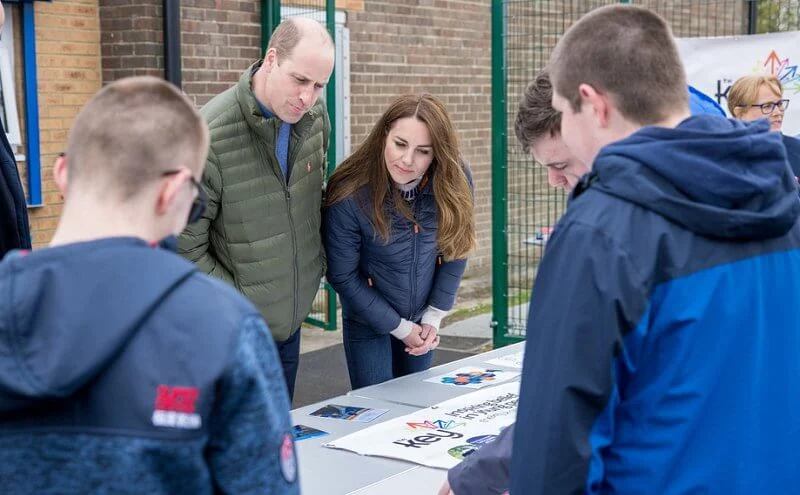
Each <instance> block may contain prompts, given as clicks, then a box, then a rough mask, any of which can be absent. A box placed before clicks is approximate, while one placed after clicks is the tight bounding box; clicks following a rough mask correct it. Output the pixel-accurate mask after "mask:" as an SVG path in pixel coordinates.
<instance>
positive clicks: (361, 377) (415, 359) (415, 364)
mask: <svg viewBox="0 0 800 495" xmlns="http://www.w3.org/2000/svg"><path fill="white" fill-rule="evenodd" d="M342 333H343V343H344V355H345V359H346V360H347V371H348V373H349V374H350V385H351V386H352V387H353V390H355V389H357V388H361V387H367V386H369V385H375V384H378V383H383V382H385V381H388V380H391V379H392V378H397V377H399V376H405V375H409V374H411V373H416V372H417V371H425V370H427V369H428V368H430V367H431V363H432V362H433V351H431V352H428V353H427V354H423V355H422V356H412V355H410V354H408V353H407V352H405V348H406V345H405V344H404V343H403V341H402V340H399V339H396V338H394V337H392V336H391V335H389V334H386V335H383V334H379V333H376V332H375V331H373V330H372V329H370V328H369V327H366V326H364V325H362V324H360V323H358V322H355V321H352V320H345V321H344V322H343V331H342Z"/></svg>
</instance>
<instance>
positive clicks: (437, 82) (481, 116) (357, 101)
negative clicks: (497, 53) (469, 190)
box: [347, 0, 491, 273]
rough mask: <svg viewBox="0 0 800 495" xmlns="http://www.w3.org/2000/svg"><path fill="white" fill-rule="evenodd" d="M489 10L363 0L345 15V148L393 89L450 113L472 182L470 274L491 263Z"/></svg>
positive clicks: (459, 1) (449, 2)
mask: <svg viewBox="0 0 800 495" xmlns="http://www.w3.org/2000/svg"><path fill="white" fill-rule="evenodd" d="M412 4H413V5H412ZM489 12H490V1H489V0H479V1H475V0H472V1H468V0H435V1H434V0H419V1H414V2H410V1H408V0H404V1H393V0H384V1H378V0H367V1H365V2H364V10H363V12H355V13H348V19H347V26H348V28H349V29H350V57H351V62H350V63H351V65H350V84H351V86H350V92H351V114H352V117H351V131H352V136H353V137H352V139H353V141H352V142H353V147H355V146H357V144H358V143H360V142H361V141H362V140H363V139H364V138H365V137H366V135H367V133H368V132H369V129H370V128H371V127H372V125H373V124H374V123H375V122H376V121H377V119H378V117H379V116H380V115H381V113H382V112H383V111H384V110H385V109H386V107H387V105H388V104H389V102H390V101H391V100H392V98H393V97H395V96H397V95H398V94H401V93H420V92H430V93H432V94H434V95H436V96H437V97H439V98H441V99H442V101H443V102H444V103H445V105H446V106H447V108H448V110H449V111H450V114H451V117H452V118H453V120H454V122H455V127H456V130H457V132H458V136H459V139H460V143H461V146H462V149H463V154H464V157H465V158H466V159H467V161H468V162H469V163H470V165H471V167H472V173H473V177H474V180H475V190H476V195H475V203H476V204H475V207H476V216H477V226H478V250H477V252H476V253H474V254H473V255H472V256H471V259H470V263H469V270H470V272H472V273H476V272H480V271H488V270H489V268H490V267H491V194H490V191H491V189H490V186H491V155H490V153H491V146H490V145H491V142H490V139H491V52H490V42H491V29H490V15H489Z"/></svg>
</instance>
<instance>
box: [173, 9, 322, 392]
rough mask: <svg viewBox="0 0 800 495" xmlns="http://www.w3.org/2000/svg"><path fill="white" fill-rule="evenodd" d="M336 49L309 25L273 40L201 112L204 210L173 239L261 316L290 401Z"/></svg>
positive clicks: (315, 252)
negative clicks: (205, 137)
mask: <svg viewBox="0 0 800 495" xmlns="http://www.w3.org/2000/svg"><path fill="white" fill-rule="evenodd" d="M333 63H334V49H333V41H332V40H331V38H330V35H329V34H328V33H327V31H325V29H324V28H323V27H322V26H321V25H320V24H319V23H317V22H315V21H312V20H310V19H302V18H300V19H289V20H287V21H284V22H283V23H282V24H280V26H278V28H277V29H276V30H275V32H274V33H273V35H272V37H271V39H270V42H269V45H268V47H267V52H266V54H265V55H264V60H263V61H258V62H256V63H255V64H253V66H252V67H250V68H249V69H248V70H247V71H245V73H244V74H242V76H241V78H240V79H239V82H238V83H237V84H236V86H234V87H232V88H230V89H228V90H227V91H225V92H224V93H222V94H220V95H218V96H216V97H215V98H214V99H212V100H211V101H210V102H208V104H206V105H205V106H204V107H203V108H202V110H201V111H200V113H201V114H202V115H203V117H204V118H205V120H206V122H207V123H208V126H209V129H210V131H211V149H210V151H209V154H208V160H207V161H206V167H205V171H204V173H203V186H204V187H205V190H206V192H207V193H208V208H207V210H206V213H205V215H204V216H203V218H201V219H200V221H198V222H196V223H195V224H193V225H191V226H189V228H187V229H186V230H185V231H184V233H183V234H182V235H181V237H180V238H179V239H178V248H179V252H180V253H181V254H182V255H183V256H184V257H186V258H187V259H189V260H191V261H194V262H196V263H197V265H198V266H199V268H200V269H201V270H202V271H204V272H206V273H209V274H211V275H215V276H217V277H219V278H221V279H223V280H226V281H227V282H229V283H231V284H232V285H233V286H234V287H236V288H237V289H238V290H239V291H241V292H242V293H243V294H244V295H245V296H247V297H248V298H250V300H251V301H253V303H255V305H256V306H257V307H258V308H259V309H260V310H261V312H262V314H263V315H264V319H265V320H266V321H267V323H268V324H269V328H270V329H271V331H272V336H273V338H274V339H275V343H276V345H277V348H278V353H279V355H280V358H281V363H282V365H283V372H284V377H285V378H286V384H287V387H288V389H289V396H290V397H292V396H293V394H294V383H295V377H296V376H297V365H298V362H299V359H300V332H299V328H300V324H301V322H302V321H303V320H304V319H305V317H306V315H307V314H308V313H309V311H310V310H311V303H312V301H313V300H314V297H315V295H316V293H317V289H318V288H319V283H320V278H321V277H322V274H323V273H324V272H325V266H324V265H325V258H324V251H323V248H322V242H321V239H320V222H321V220H320V218H321V217H320V205H321V201H322V190H323V185H324V178H325V171H326V150H327V148H328V136H329V134H330V121H329V120H328V114H327V112H326V110H325V105H324V102H323V101H321V100H320V96H321V94H322V92H323V90H324V88H325V85H326V84H327V83H328V78H329V77H330V75H331V72H332V70H333Z"/></svg>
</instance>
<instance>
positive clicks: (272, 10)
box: [261, 0, 281, 57]
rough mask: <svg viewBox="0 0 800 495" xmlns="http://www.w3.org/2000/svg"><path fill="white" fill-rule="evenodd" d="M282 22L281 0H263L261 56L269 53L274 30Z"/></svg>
mask: <svg viewBox="0 0 800 495" xmlns="http://www.w3.org/2000/svg"><path fill="white" fill-rule="evenodd" d="M280 23H281V0H261V56H262V57H263V56H264V55H265V54H266V53H267V45H268V44H269V38H270V36H272V32H273V31H275V28H276V27H278V24H280Z"/></svg>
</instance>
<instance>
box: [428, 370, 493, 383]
mask: <svg viewBox="0 0 800 495" xmlns="http://www.w3.org/2000/svg"><path fill="white" fill-rule="evenodd" d="M496 371H502V370H486V371H485V372H483V371H471V372H469V373H458V374H456V376H445V377H443V378H442V383H448V384H452V385H479V384H481V383H484V382H491V381H494V379H495V377H496V376H497V375H495V372H496Z"/></svg>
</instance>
